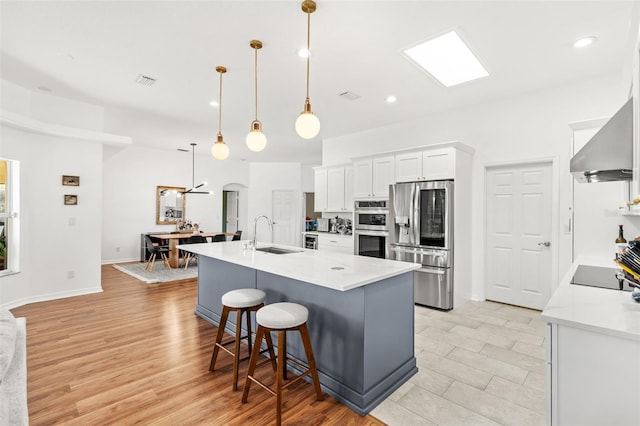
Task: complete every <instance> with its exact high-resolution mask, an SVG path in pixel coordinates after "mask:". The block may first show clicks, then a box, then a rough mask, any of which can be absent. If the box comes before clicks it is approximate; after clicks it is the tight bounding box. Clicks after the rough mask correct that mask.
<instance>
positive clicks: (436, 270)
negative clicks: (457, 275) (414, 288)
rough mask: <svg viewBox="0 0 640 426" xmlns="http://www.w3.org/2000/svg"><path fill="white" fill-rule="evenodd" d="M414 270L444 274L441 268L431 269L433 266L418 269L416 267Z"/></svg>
mask: <svg viewBox="0 0 640 426" xmlns="http://www.w3.org/2000/svg"><path fill="white" fill-rule="evenodd" d="M416 272H424V273H426V274H436V275H444V270H442V269H433V268H420V269H416Z"/></svg>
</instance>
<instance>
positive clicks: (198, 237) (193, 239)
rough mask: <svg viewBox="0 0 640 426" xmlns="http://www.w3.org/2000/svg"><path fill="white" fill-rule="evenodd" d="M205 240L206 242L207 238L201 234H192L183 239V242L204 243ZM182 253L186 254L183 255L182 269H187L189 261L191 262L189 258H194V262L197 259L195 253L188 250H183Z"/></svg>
mask: <svg viewBox="0 0 640 426" xmlns="http://www.w3.org/2000/svg"><path fill="white" fill-rule="evenodd" d="M206 242H207V239H206V238H205V237H203V236H202V235H192V236H190V237H189V238H187V241H185V244H200V243H206ZM183 253H185V254H186V256H185V257H184V269H187V268H188V267H189V262H191V259H194V260H195V261H196V262H197V261H198V255H197V254H194V253H190V252H188V251H183Z"/></svg>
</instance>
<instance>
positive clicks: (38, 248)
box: [0, 81, 102, 307]
mask: <svg viewBox="0 0 640 426" xmlns="http://www.w3.org/2000/svg"><path fill="white" fill-rule="evenodd" d="M2 90H3V97H2V109H3V110H4V111H11V112H16V113H20V114H21V115H23V116H25V117H29V118H37V119H39V120H41V121H43V122H47V123H55V122H56V121H57V119H58V118H60V117H64V120H62V121H63V122H64V124H65V125H71V126H76V127H78V128H84V129H91V130H100V129H98V128H97V127H99V125H100V122H101V118H100V114H101V113H102V110H101V109H100V108H93V107H91V106H87V108H86V109H85V108H84V107H85V105H83V104H81V103H78V102H71V101H68V100H65V99H60V98H53V99H49V100H48V102H42V99H41V97H40V96H39V95H37V94H32V93H31V92H29V91H27V90H24V89H22V88H20V87H18V86H16V85H13V84H11V83H8V82H4V81H3V82H2ZM5 94H6V96H5ZM32 95H33V96H32ZM0 132H1V133H0V136H1V141H2V143H1V145H0V157H4V158H8V159H13V160H18V161H20V219H21V220H20V235H21V241H20V272H19V273H17V274H13V275H9V276H5V277H2V279H1V280H2V283H0V305H1V306H3V307H15V306H19V305H22V304H25V303H31V302H36V301H40V300H49V299H56V298H60V297H66V296H73V295H78V294H85V293H92V292H98V291H101V286H100V239H101V225H100V224H101V219H102V145H101V144H100V143H97V142H90V141H86V140H79V139H74V138H65V137H59V136H47V135H43V134H37V133H31V132H27V131H24V130H20V129H16V128H12V127H7V126H5V125H2V126H1V129H0ZM62 175H77V176H80V186H79V187H71V186H62ZM65 194H76V195H78V205H76V206H65V205H64V203H63V199H64V195H65ZM70 221H73V222H74V223H75V225H73V226H71V225H70ZM69 271H73V274H74V275H75V277H74V278H68V277H67V274H68V272H69Z"/></svg>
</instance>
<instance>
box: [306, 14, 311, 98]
mask: <svg viewBox="0 0 640 426" xmlns="http://www.w3.org/2000/svg"><path fill="white" fill-rule="evenodd" d="M310 46H311V13H310V12H307V101H309V59H310V58H311V49H310Z"/></svg>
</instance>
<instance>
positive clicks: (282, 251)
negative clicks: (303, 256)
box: [256, 247, 302, 254]
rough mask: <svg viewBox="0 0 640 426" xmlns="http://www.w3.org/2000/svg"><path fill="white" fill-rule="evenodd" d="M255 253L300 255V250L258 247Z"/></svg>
mask: <svg viewBox="0 0 640 426" xmlns="http://www.w3.org/2000/svg"><path fill="white" fill-rule="evenodd" d="M256 250H257V251H263V252H265V253H273V254H287V253H300V252H302V250H290V249H286V248H282V247H259V248H257V249H256Z"/></svg>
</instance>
